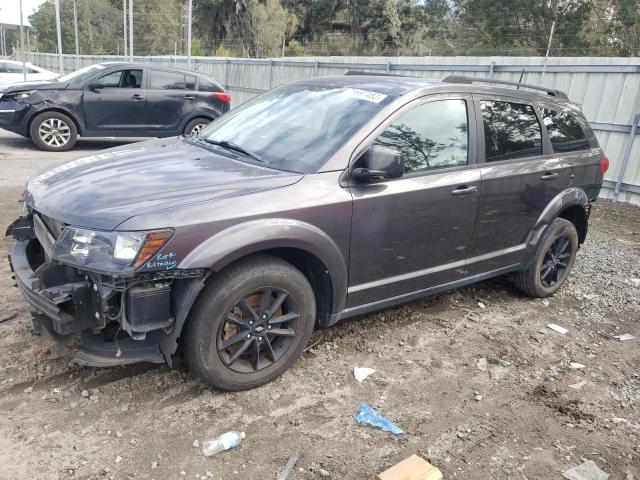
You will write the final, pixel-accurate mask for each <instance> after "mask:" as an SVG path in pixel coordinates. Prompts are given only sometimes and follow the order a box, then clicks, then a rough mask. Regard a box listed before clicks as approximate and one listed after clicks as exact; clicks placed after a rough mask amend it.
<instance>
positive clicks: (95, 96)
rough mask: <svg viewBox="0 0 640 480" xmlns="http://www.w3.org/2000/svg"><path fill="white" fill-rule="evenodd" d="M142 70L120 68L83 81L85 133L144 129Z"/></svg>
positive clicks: (146, 122) (140, 130) (144, 79)
mask: <svg viewBox="0 0 640 480" xmlns="http://www.w3.org/2000/svg"><path fill="white" fill-rule="evenodd" d="M145 81H146V78H145V71H144V69H141V68H124V69H119V70H115V71H111V72H109V73H106V74H103V75H101V76H100V77H98V78H94V79H92V80H90V81H89V82H87V84H86V85H85V87H84V91H83V99H82V103H83V110H84V117H85V125H86V128H87V130H88V131H89V133H98V134H108V133H116V134H131V136H135V135H136V134H141V133H143V132H144V131H146V130H148V126H147V124H148V114H147V106H146V103H147V101H146V94H147V91H146V85H145Z"/></svg>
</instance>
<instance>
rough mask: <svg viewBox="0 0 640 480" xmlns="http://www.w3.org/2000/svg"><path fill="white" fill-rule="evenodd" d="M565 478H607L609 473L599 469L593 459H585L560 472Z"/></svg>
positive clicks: (592, 479)
mask: <svg viewBox="0 0 640 480" xmlns="http://www.w3.org/2000/svg"><path fill="white" fill-rule="evenodd" d="M562 476H563V477H564V478H566V479H567V480H608V478H609V474H608V473H606V472H603V471H602V470H600V468H599V467H598V465H596V463H595V462H594V461H593V460H586V461H585V462H584V463H582V464H581V465H578V466H577V467H573V468H570V469H569V470H565V471H564V472H562Z"/></svg>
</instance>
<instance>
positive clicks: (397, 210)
mask: <svg viewBox="0 0 640 480" xmlns="http://www.w3.org/2000/svg"><path fill="white" fill-rule="evenodd" d="M474 123H475V118H474V106H473V102H472V100H471V97H470V96H465V95H455V96H452V95H447V96H443V95H432V96H429V97H426V98H425V99H421V100H416V101H414V102H411V103H409V104H408V105H406V106H404V107H403V108H401V109H400V110H399V111H397V112H396V113H395V114H394V115H392V116H391V117H390V119H388V120H387V122H385V123H384V124H383V125H381V126H380V127H378V128H377V129H376V131H374V132H373V133H372V134H371V135H370V136H369V138H368V140H367V141H366V142H365V143H367V142H368V143H367V146H369V145H376V144H378V145H384V146H387V147H391V148H394V149H396V150H398V151H400V153H401V155H402V158H403V160H404V169H405V171H404V174H403V176H402V177H400V178H397V179H392V180H384V181H380V182H376V183H368V184H359V183H357V182H356V181H354V180H352V181H351V182H350V189H351V192H352V195H353V217H352V218H353V220H352V231H351V246H350V260H349V288H348V298H347V302H348V306H356V305H362V304H366V303H371V302H375V301H377V300H381V299H385V298H390V297H396V296H401V295H403V294H409V293H410V292H418V291H422V290H426V289H429V288H431V287H435V286H439V285H443V284H447V283H450V282H454V281H456V280H460V279H461V278H463V277H464V275H465V271H464V265H465V257H466V252H467V248H468V246H469V244H470V241H471V237H472V232H473V225H474V221H475V218H476V208H477V203H478V197H479V187H480V173H479V171H478V168H477V166H476V164H475V163H476V162H475V151H476V147H475V145H476V135H475V128H474ZM365 154H366V153H365ZM359 161H361V160H360V159H358V160H356V161H355V163H354V165H353V167H354V168H355V167H357V166H358V162H359Z"/></svg>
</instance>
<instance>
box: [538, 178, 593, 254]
mask: <svg viewBox="0 0 640 480" xmlns="http://www.w3.org/2000/svg"><path fill="white" fill-rule="evenodd" d="M588 203H589V197H588V196H587V194H586V193H585V192H584V190H582V189H581V188H577V187H572V188H568V189H566V190H563V191H562V192H560V193H559V194H558V195H556V196H555V197H554V198H553V199H552V200H551V201H550V202H549V204H548V205H547V206H546V208H545V209H544V210H543V211H542V213H541V214H540V216H539V217H538V220H537V221H536V224H535V226H534V227H533V229H532V230H531V232H530V233H529V235H528V237H527V240H526V244H527V247H528V248H535V247H536V245H537V244H538V241H539V240H540V237H541V236H542V233H543V232H544V231H545V229H546V228H547V227H548V226H549V225H550V224H551V222H553V220H554V219H555V218H556V217H557V216H558V215H559V214H560V213H561V212H562V211H563V210H565V209H567V208H569V207H573V206H575V205H577V206H580V207H583V208H584V207H585V206H586V205H587V204H588Z"/></svg>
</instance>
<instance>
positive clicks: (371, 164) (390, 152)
mask: <svg viewBox="0 0 640 480" xmlns="http://www.w3.org/2000/svg"><path fill="white" fill-rule="evenodd" d="M358 163H361V164H362V166H361V167H358V168H355V169H354V170H353V176H354V178H356V179H357V180H360V181H362V182H372V181H375V180H389V179H392V178H399V177H401V176H402V174H403V173H404V160H403V159H402V155H401V153H400V152H399V151H398V150H396V149H395V148H389V147H383V146H382V145H373V146H372V147H370V148H369V150H368V151H367V152H365V154H364V155H363V156H362V157H361V158H360V160H359V161H358Z"/></svg>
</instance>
